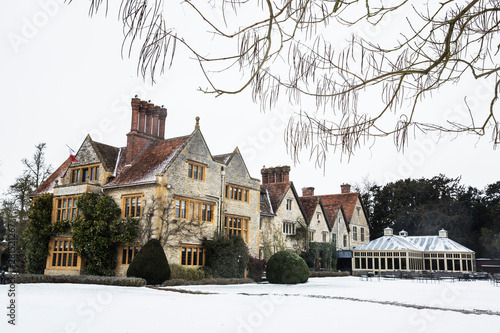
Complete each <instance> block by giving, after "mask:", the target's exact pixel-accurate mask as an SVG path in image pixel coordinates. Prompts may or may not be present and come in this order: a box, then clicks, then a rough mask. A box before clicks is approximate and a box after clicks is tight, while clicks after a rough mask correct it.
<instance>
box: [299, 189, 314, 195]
mask: <svg viewBox="0 0 500 333" xmlns="http://www.w3.org/2000/svg"><path fill="white" fill-rule="evenodd" d="M302 196H303V197H312V196H314V187H303V188H302Z"/></svg>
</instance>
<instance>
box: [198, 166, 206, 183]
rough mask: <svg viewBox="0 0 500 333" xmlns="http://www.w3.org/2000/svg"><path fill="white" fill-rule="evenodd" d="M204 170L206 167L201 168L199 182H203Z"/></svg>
mask: <svg viewBox="0 0 500 333" xmlns="http://www.w3.org/2000/svg"><path fill="white" fill-rule="evenodd" d="M203 169H205V167H200V177H199V180H203Z"/></svg>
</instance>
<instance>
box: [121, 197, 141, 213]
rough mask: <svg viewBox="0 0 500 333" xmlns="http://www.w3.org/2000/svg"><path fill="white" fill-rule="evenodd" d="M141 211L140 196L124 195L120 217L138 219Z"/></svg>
mask: <svg viewBox="0 0 500 333" xmlns="http://www.w3.org/2000/svg"><path fill="white" fill-rule="evenodd" d="M141 211H142V194H132V195H124V196H123V197H122V217H127V216H130V217H140V216H141Z"/></svg>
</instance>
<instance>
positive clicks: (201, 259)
mask: <svg viewBox="0 0 500 333" xmlns="http://www.w3.org/2000/svg"><path fill="white" fill-rule="evenodd" d="M180 262H181V265H183V266H192V267H199V266H203V265H205V248H204V247H203V246H201V245H181V260H180Z"/></svg>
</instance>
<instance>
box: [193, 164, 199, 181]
mask: <svg viewBox="0 0 500 333" xmlns="http://www.w3.org/2000/svg"><path fill="white" fill-rule="evenodd" d="M193 178H194V179H198V166H197V165H194V166H193Z"/></svg>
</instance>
